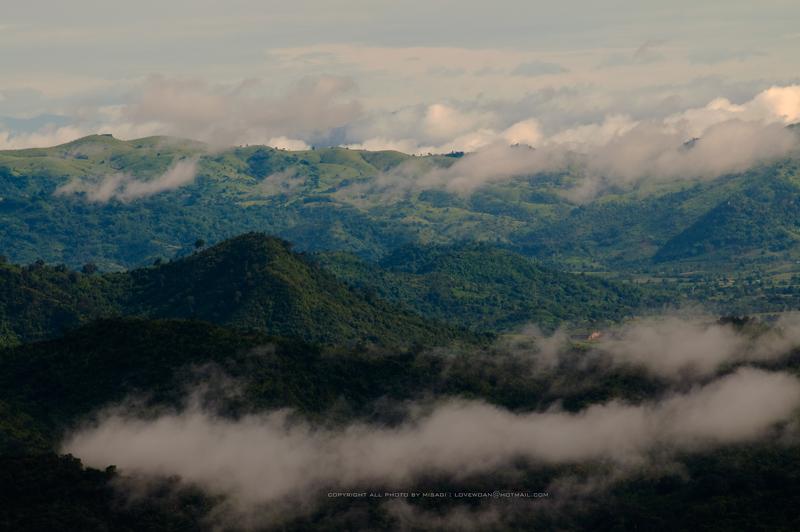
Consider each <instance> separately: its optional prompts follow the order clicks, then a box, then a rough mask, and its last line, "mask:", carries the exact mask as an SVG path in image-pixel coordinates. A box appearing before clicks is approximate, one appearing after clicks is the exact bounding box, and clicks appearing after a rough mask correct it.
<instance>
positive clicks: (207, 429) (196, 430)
mask: <svg viewBox="0 0 800 532" xmlns="http://www.w3.org/2000/svg"><path fill="white" fill-rule="evenodd" d="M799 405H800V381H798V380H797V379H796V378H795V377H793V376H791V375H789V374H785V373H771V372H766V371H761V370H756V369H752V368H741V369H739V370H738V371H736V372H735V373H733V374H730V375H727V376H724V377H722V378H719V379H717V380H715V381H712V382H710V383H708V384H706V385H704V386H698V387H695V388H692V389H691V390H689V391H688V392H686V393H681V394H673V395H668V396H666V397H664V398H662V399H661V400H657V401H651V402H645V403H641V404H627V403H623V402H619V401H610V402H608V403H604V404H596V405H591V406H589V407H588V408H586V409H585V410H582V411H580V412H577V413H567V412H563V411H559V410H556V409H552V410H548V411H544V412H534V413H528V414H515V413H512V412H509V411H507V410H504V409H501V408H498V407H495V406H492V405H488V404H485V403H482V402H475V401H446V402H441V403H439V404H437V405H435V406H434V407H433V408H432V409H425V408H422V409H417V410H416V413H412V414H411V416H410V418H409V419H408V420H407V421H406V422H405V423H403V424H401V425H399V426H395V427H385V426H372V425H367V424H362V423H353V424H350V425H346V426H344V427H341V428H338V429H330V428H318V427H314V426H312V425H311V424H309V423H307V422H303V421H297V420H292V419H291V418H290V416H289V415H288V413H287V412H285V411H278V412H271V413H266V414H262V415H251V416H247V417H243V418H241V419H238V420H230V419H223V418H220V417H217V416H215V415H214V414H213V413H210V412H208V411H205V410H202V409H200V408H199V407H190V408H188V409H187V410H185V411H183V412H179V413H173V414H167V415H161V416H159V417H157V418H155V419H152V418H150V419H143V418H138V417H136V416H135V415H132V414H127V413H125V412H123V411H116V412H115V411H111V412H108V413H106V414H105V415H103V416H102V417H101V418H100V421H99V423H98V424H97V425H94V426H91V427H87V428H84V429H83V430H80V431H78V432H75V433H74V434H72V435H71V436H70V437H69V438H68V439H67V440H66V441H65V442H64V444H63V446H62V451H63V452H69V453H72V454H74V455H76V456H78V457H80V458H81V459H82V460H84V461H85V462H86V463H87V464H89V465H92V466H99V467H105V466H107V465H108V464H116V465H117V466H119V467H120V468H121V470H122V471H124V472H126V473H131V474H137V475H179V476H180V477H181V478H182V479H183V480H184V481H186V482H190V483H193V484H197V485H199V486H202V487H203V488H205V489H207V490H209V491H210V492H211V493H216V494H222V495H226V496H228V497H230V498H231V501H233V503H234V504H235V506H236V507H237V508H238V510H239V511H248V510H249V509H253V508H255V507H259V506H263V505H270V504H281V503H283V502H286V501H288V500H290V498H295V504H296V499H297V498H298V497H300V498H301V499H307V498H312V499H313V496H314V495H315V494H319V493H320V492H322V491H324V490H325V489H337V488H338V489H348V488H350V489H357V490H358V489H361V490H363V489H369V487H372V486H385V487H387V488H390V489H391V488H392V487H394V488H397V486H407V485H409V483H412V482H414V480H415V479H416V478H419V477H420V476H423V475H429V474H443V475H447V476H451V477H452V478H455V479H457V478H461V477H464V476H468V475H475V474H490V473H492V472H493V471H496V470H497V469H498V468H502V467H508V466H509V465H511V464H512V462H513V461H515V460H520V459H523V460H526V461H530V462H533V463H546V464H568V463H579V462H585V461H595V460H601V461H612V462H616V463H618V464H620V465H625V464H633V463H641V461H642V460H646V459H647V456H648V455H649V454H650V453H652V452H662V451H698V450H703V449H708V448H710V447H713V446H717V445H724V444H728V443H735V442H745V441H752V440H756V439H758V438H761V437H763V436H765V435H766V434H767V433H769V431H770V430H772V428H773V427H774V426H775V425H776V424H780V423H783V422H786V421H788V420H789V419H790V417H791V416H792V415H793V413H794V412H795V410H796V408H797V407H798V406H799Z"/></svg>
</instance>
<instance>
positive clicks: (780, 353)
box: [497, 313, 800, 380]
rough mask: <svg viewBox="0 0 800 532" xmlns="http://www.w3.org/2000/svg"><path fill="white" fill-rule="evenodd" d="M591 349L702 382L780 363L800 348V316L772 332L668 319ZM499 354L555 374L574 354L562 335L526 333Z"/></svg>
mask: <svg viewBox="0 0 800 532" xmlns="http://www.w3.org/2000/svg"><path fill="white" fill-rule="evenodd" d="M598 333H599V334H598V337H597V338H595V339H593V340H591V341H590V342H589V344H588V352H587V353H586V355H585V356H586V358H587V360H605V361H607V362H609V363H610V364H611V365H612V366H616V367H624V366H629V367H635V368H640V369H643V370H645V371H646V372H648V373H649V374H651V375H653V376H656V377H659V378H662V379H666V380H676V379H677V380H692V379H703V378H707V377H709V376H712V375H714V374H716V373H717V372H719V371H721V370H724V369H725V368H726V367H731V366H733V365H737V364H747V363H758V362H776V361H780V360H782V359H785V358H786V357H788V356H789V355H790V354H791V353H792V351H794V350H796V349H798V348H800V315H798V314H796V313H789V314H784V315H782V316H781V317H780V318H779V319H778V321H777V322H776V323H774V324H773V325H771V326H770V327H769V328H766V327H764V326H763V324H756V323H752V324H751V325H750V326H745V327H743V328H737V327H735V326H734V325H733V324H731V323H728V322H721V321H719V320H717V319H715V318H711V317H709V316H688V317H682V316H678V315H665V316H657V317H649V318H641V319H636V320H633V321H631V322H629V323H627V324H624V325H622V326H619V327H616V328H613V329H609V330H605V331H598ZM497 347H498V349H499V350H500V352H501V353H508V354H510V355H513V356H516V357H523V358H528V359H530V360H531V361H532V363H533V364H534V366H535V367H536V368H537V369H538V370H545V371H547V370H554V369H556V368H558V367H559V365H560V364H561V363H562V362H567V361H568V359H569V357H571V356H572V355H573V350H572V349H573V347H572V340H571V339H570V337H569V335H568V334H567V333H566V332H565V331H564V330H558V331H556V332H555V333H554V334H553V335H551V336H546V335H543V334H542V333H541V332H540V331H539V330H538V329H537V328H535V327H533V328H530V327H529V328H526V329H524V330H522V331H521V332H520V335H518V336H516V337H514V338H512V340H502V339H501V341H500V342H499V343H498V346H497Z"/></svg>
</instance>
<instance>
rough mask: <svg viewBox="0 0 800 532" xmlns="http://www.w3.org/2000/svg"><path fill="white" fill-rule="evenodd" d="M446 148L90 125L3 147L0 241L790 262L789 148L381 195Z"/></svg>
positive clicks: (174, 252) (138, 257) (75, 253)
mask: <svg viewBox="0 0 800 532" xmlns="http://www.w3.org/2000/svg"><path fill="white" fill-rule="evenodd" d="M187 158H197V159H198V160H199V163H198V176H197V179H196V180H195V181H194V182H192V183H190V184H188V185H185V186H183V187H182V188H179V189H177V190H172V191H165V192H161V193H160V194H157V195H154V196H150V197H145V198H141V199H137V200H132V201H121V200H119V199H114V198H112V199H111V200H110V201H108V202H106V203H103V202H99V201H91V198H89V197H87V196H85V195H84V194H82V193H77V194H55V192H56V190H57V189H58V187H60V186H63V185H65V184H67V183H70V182H74V181H75V180H80V181H81V182H83V183H84V184H92V183H94V184H95V185H96V184H97V183H99V182H100V181H101V180H102V179H103V178H104V177H105V176H108V175H113V174H116V173H120V172H123V173H129V174H131V175H133V176H134V177H135V178H136V179H142V180H148V179H154V178H156V177H157V176H158V175H160V173H162V172H163V171H165V170H166V169H167V168H168V167H169V166H170V164H172V163H174V162H175V161H179V160H182V159H187ZM455 160H456V158H454V157H447V156H427V157H412V156H408V155H404V154H401V153H397V152H375V153H371V152H366V151H360V150H348V149H344V148H326V149H317V150H311V151H304V152H288V151H283V150H276V149H271V148H265V147H258V146H254V147H247V148H233V149H229V150H226V151H222V152H219V153H214V154H210V153H209V152H207V151H206V149H205V147H204V146H203V145H201V144H199V143H195V142H191V141H185V140H179V139H170V138H163V137H155V138H147V139H139V140H132V141H120V140H116V139H113V138H111V137H103V136H92V137H87V138H85V139H80V140H78V141H75V142H72V143H69V144H65V145H63V146H57V147H54V148H47V149H33V150H19V151H4V152H0V222H1V223H0V250H2V252H3V253H4V254H5V255H6V256H7V257H8V258H9V259H10V260H11V261H12V262H16V263H32V262H34V261H35V260H37V259H43V260H44V261H45V262H47V263H51V264H54V263H61V262H63V263H66V264H67V265H69V266H70V267H73V268H79V267H81V266H82V265H83V264H86V263H89V262H92V263H95V264H97V265H98V266H99V267H100V269H102V270H123V269H127V268H130V267H133V266H141V265H144V264H151V263H152V262H153V261H154V260H156V259H162V260H165V259H169V258H173V257H176V256H181V255H185V254H188V253H190V252H191V250H192V249H193V248H194V243H195V242H196V241H197V240H198V239H201V240H204V241H207V242H211V243H213V242H219V241H221V240H224V239H226V238H229V237H231V236H234V235H237V234H241V233H243V232H246V231H253V230H256V231H266V232H268V233H270V234H275V235H278V236H280V237H282V238H286V239H287V240H289V241H291V242H293V243H294V244H295V245H296V246H297V247H298V249H300V250H303V251H346V252H351V253H355V254H357V255H359V256H361V257H362V258H366V259H369V260H380V259H381V258H383V257H384V256H386V255H387V254H390V253H392V252H393V251H394V250H396V249H397V248H399V247H403V246H405V245H408V244H439V245H452V244H455V243H461V242H463V241H475V242H483V243H490V244H493V245H500V246H502V247H506V248H509V249H511V250H513V251H516V252H520V253H522V254H524V255H529V256H532V257H537V258H539V259H542V260H547V261H550V262H553V263H555V264H558V265H559V266H560V267H565V268H566V269H568V270H569V271H581V272H582V271H590V272H595V273H598V274H607V273H608V272H610V271H613V272H614V273H617V274H620V273H622V274H625V275H632V274H637V273H645V274H647V275H659V276H664V275H667V276H669V275H670V274H669V273H668V272H669V271H671V270H674V269H679V270H680V269H682V268H684V267H687V268H688V267H691V268H692V269H694V270H698V269H699V270H702V272H703V273H705V274H709V275H710V274H714V273H717V272H720V271H730V270H731V269H734V270H736V271H738V272H742V271H744V270H745V269H752V268H754V267H768V268H770V269H772V268H778V269H791V270H792V271H794V272H796V271H797V270H798V268H797V267H796V264H797V260H798V259H800V247H799V246H798V231H797V224H798V221H797V219H796V215H795V214H794V213H795V211H796V210H797V209H796V208H795V205H796V202H797V197H798V194H799V193H800V177H798V176H800V170H798V161H797V160H795V159H788V160H785V161H780V162H776V163H773V164H770V165H765V166H760V167H756V168H753V169H751V170H749V171H747V172H744V173H742V174H736V175H728V176H723V177H721V178H718V179H715V180H711V181H703V182H690V181H687V182H685V183H680V182H679V183H666V184H649V185H642V186H641V187H639V188H634V189H632V190H625V191H622V190H612V191H610V192H607V193H605V194H604V195H602V196H600V197H598V198H596V199H594V200H593V201H590V202H588V203H586V204H575V203H573V202H570V201H568V200H567V199H566V196H565V191H567V190H568V189H569V187H571V186H573V185H574V184H575V183H576V179H577V176H576V175H572V174H570V173H569V172H567V173H562V174H552V175H537V176H523V177H519V178H516V179H512V180H509V181H506V182H501V183H495V184H491V185H488V186H485V187H483V188H481V189H478V190H477V191H476V192H475V193H473V194H472V195H470V196H459V195H456V194H452V193H449V192H446V191H443V190H424V189H416V188H413V187H412V188H411V189H409V190H408V191H407V192H405V193H402V194H394V195H390V196H388V197H385V196H384V195H383V194H384V192H385V191H383V192H382V191H381V189H373V188H371V185H370V184H371V183H372V180H373V179H374V178H375V177H376V176H379V175H381V174H382V173H387V172H388V173H392V172H396V171H397V170H398V169H399V168H402V172H400V173H399V174H398V176H399V177H395V178H394V179H395V180H398V182H399V181H402V180H404V179H410V177H408V176H414V175H421V174H422V173H424V172H425V171H427V170H428V169H431V168H436V167H442V166H447V165H450V164H452V163H453V161H455ZM386 193H389V194H391V191H389V192H386ZM772 199H775V201H772Z"/></svg>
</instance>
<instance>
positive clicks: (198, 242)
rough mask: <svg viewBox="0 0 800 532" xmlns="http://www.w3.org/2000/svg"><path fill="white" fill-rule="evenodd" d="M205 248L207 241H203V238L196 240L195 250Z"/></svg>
mask: <svg viewBox="0 0 800 532" xmlns="http://www.w3.org/2000/svg"><path fill="white" fill-rule="evenodd" d="M204 247H206V241H205V240H203V239H202V238H198V239H197V240H195V242H194V249H202V248H204Z"/></svg>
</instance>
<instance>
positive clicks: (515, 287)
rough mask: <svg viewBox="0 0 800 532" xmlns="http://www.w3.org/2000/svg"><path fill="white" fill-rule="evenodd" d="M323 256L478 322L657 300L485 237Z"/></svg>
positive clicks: (598, 318)
mask: <svg viewBox="0 0 800 532" xmlns="http://www.w3.org/2000/svg"><path fill="white" fill-rule="evenodd" d="M319 260H320V262H321V263H322V264H324V265H325V267H326V268H328V269H330V270H331V271H332V272H334V273H335V274H336V275H337V276H339V277H340V278H341V279H342V280H344V281H346V282H348V283H350V284H353V285H355V286H359V287H363V288H366V289H369V290H373V291H375V293H377V294H378V295H379V296H380V297H382V298H385V299H388V300H391V301H396V302H399V303H402V304H404V305H406V306H408V307H410V308H412V309H414V310H415V311H417V312H418V313H420V314H422V315H423V316H428V317H430V318H433V319H437V320H448V321H450V322H453V323H458V324H461V325H464V326H466V327H469V328H472V329H474V330H499V329H507V328H510V327H513V326H515V325H521V324H527V323H535V324H538V325H539V326H542V327H544V328H545V329H551V328H554V327H557V326H558V325H560V324H563V323H564V322H571V323H573V324H581V323H592V324H597V323H600V322H609V321H614V320H619V319H621V318H622V317H624V316H626V315H629V314H632V313H633V312H634V310H635V309H638V310H642V307H643V306H645V305H652V304H655V300H648V299H647V298H646V297H645V295H644V294H643V292H642V291H641V290H639V289H637V288H635V287H633V286H630V285H624V284H620V283H611V282H608V281H604V280H602V279H598V278H595V277H590V276H585V275H576V274H570V273H564V272H559V271H556V270H553V269H550V268H546V267H543V266H541V265H539V264H537V263H536V262H534V261H532V260H531V259H529V258H527V257H523V256H521V255H518V254H516V253H513V252H510V251H507V250H502V249H498V248H493V247H490V246H486V245H475V244H472V245H462V246H450V247H435V246H434V247H418V246H410V247H404V248H400V249H398V250H397V251H396V252H394V253H392V254H390V255H388V256H387V257H385V258H384V259H382V260H381V261H380V262H379V263H377V264H372V263H368V262H365V261H363V260H361V259H359V258H358V257H356V256H354V255H350V254H345V253H328V254H322V255H320V256H319Z"/></svg>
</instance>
